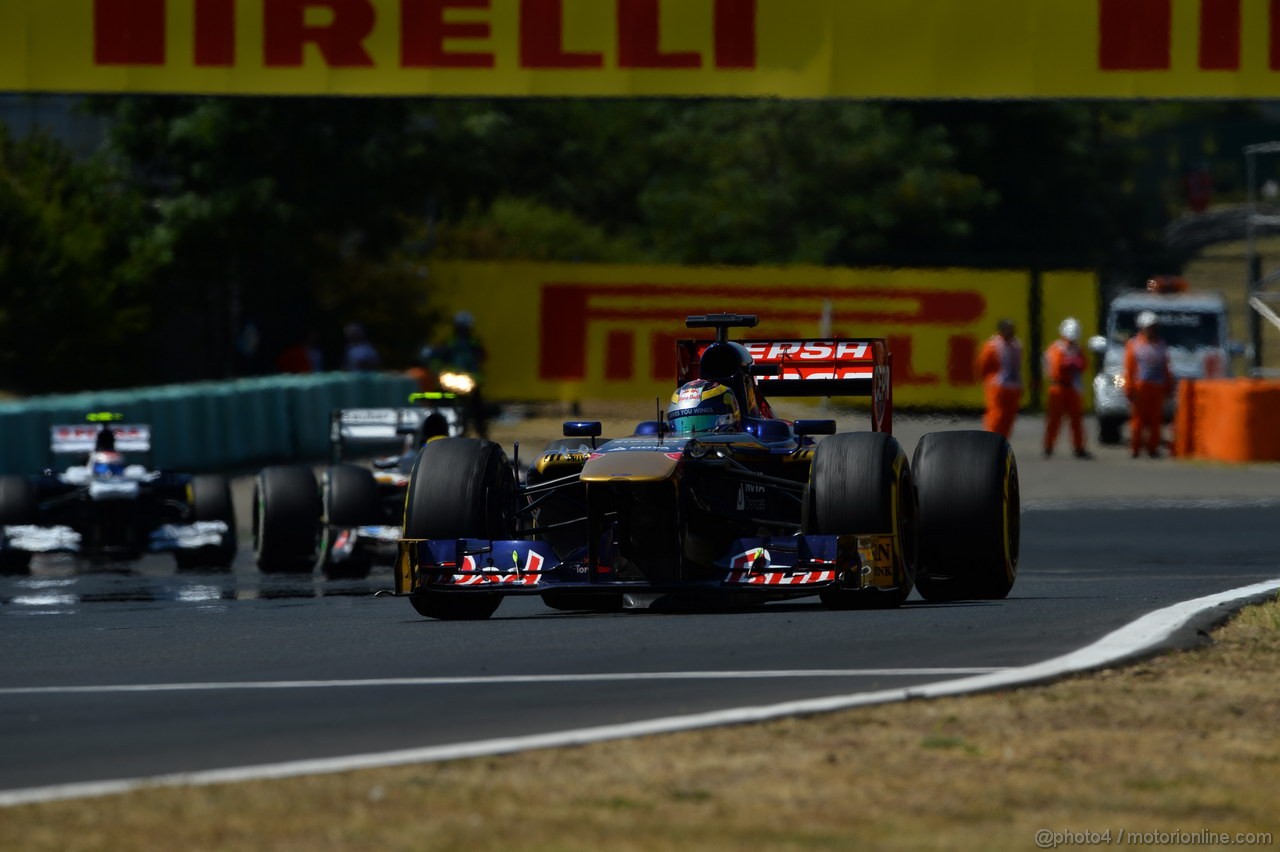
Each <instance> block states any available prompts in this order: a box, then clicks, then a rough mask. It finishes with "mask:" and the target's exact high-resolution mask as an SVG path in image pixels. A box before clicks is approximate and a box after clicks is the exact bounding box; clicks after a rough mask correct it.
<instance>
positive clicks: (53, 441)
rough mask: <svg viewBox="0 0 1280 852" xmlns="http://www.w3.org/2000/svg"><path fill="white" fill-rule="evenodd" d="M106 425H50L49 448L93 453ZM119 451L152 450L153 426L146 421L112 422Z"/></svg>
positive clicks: (147, 451)
mask: <svg viewBox="0 0 1280 852" xmlns="http://www.w3.org/2000/svg"><path fill="white" fill-rule="evenodd" d="M104 428H105V427H104V426H102V425H100V424H97V423H76V424H74V425H64V426H50V427H49V450H50V451H51V452H53V453H55V454H63V453H91V452H93V451H94V448H95V447H96V446H97V443H98V433H100V432H101V431H102V430H103V429H104ZM111 431H112V432H114V433H115V435H116V441H115V448H116V452H119V453H149V452H151V427H150V426H149V425H147V424H145V423H112V424H111Z"/></svg>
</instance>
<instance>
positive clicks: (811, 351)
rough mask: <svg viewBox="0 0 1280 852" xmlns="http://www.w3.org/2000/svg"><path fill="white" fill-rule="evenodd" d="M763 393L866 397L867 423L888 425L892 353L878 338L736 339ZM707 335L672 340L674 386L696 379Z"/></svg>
mask: <svg viewBox="0 0 1280 852" xmlns="http://www.w3.org/2000/svg"><path fill="white" fill-rule="evenodd" d="M735 342H736V343H737V344H738V345H740V346H742V347H744V348H745V349H746V350H747V354H749V355H750V356H751V360H752V362H753V364H752V366H751V368H750V370H751V374H752V375H753V376H754V377H755V379H756V381H757V382H758V387H759V388H760V390H761V391H762V392H763V393H764V394H765V396H766V397H775V398H776V397H830V396H844V397H870V399H871V401H872V415H871V426H872V429H874V430H875V431H877V432H891V431H892V428H893V375H892V373H893V357H892V355H891V354H890V352H889V346H888V344H887V343H886V341H885V340H883V339H882V338H866V339H863V340H848V339H844V340H841V339H811V340H739V341H735ZM711 345H712V341H709V340H681V341H678V342H677V343H676V363H677V365H678V370H677V372H678V375H677V386H679V385H682V384H684V383H685V382H687V381H691V380H692V379H696V378H699V373H700V370H699V365H700V363H701V358H702V353H703V352H704V351H706V349H707V347H709V346H711Z"/></svg>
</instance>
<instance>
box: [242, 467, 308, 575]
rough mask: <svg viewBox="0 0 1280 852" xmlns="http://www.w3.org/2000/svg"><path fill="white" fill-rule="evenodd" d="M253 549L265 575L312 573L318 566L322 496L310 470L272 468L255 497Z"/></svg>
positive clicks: (263, 476)
mask: <svg viewBox="0 0 1280 852" xmlns="http://www.w3.org/2000/svg"><path fill="white" fill-rule="evenodd" d="M253 504H254V512H253V550H254V555H255V556H256V557H257V559H258V570H259V571H261V572H262V573H264V574H309V573H311V570H312V569H313V568H314V567H315V560H316V532H317V527H318V526H319V523H320V509H321V506H320V494H319V491H318V490H317V489H316V478H315V475H314V474H313V473H312V472H311V468H309V467H307V466H305V465H289V466H281V467H269V468H266V469H265V470H263V471H262V473H260V474H258V481H257V484H256V486H255V488H254V494H253Z"/></svg>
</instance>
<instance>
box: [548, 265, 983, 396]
mask: <svg viewBox="0 0 1280 852" xmlns="http://www.w3.org/2000/svg"><path fill="white" fill-rule="evenodd" d="M777 292H778V288H777V287H771V286H756V285H733V284H723V285H713V286H701V285H699V286H694V285H678V284H677V285H657V284H633V285H622V286H612V285H607V284H565V283H550V284H544V285H543V287H542V306H541V317H540V331H541V334H540V340H539V352H538V377H539V378H540V379H541V380H543V381H585V380H586V379H587V375H588V363H589V356H588V344H587V339H588V332H589V330H590V328H591V326H592V325H593V324H597V323H608V322H613V323H618V324H621V325H624V326H625V327H626V328H627V329H632V328H634V327H635V325H636V324H637V323H640V322H652V323H655V324H659V323H660V324H661V325H662V326H664V328H662V329H655V330H654V331H652V332H651V333H650V334H649V339H648V346H647V347H646V348H647V349H648V351H649V354H650V364H651V372H650V377H651V378H653V379H654V380H656V381H663V382H665V381H670V380H672V379H673V377H674V376H675V375H676V363H675V341H676V340H680V339H684V338H687V337H689V336H690V333H689V332H685V333H683V334H681V333H679V332H673V331H671V329H675V328H680V327H682V326H683V325H684V319H685V317H686V316H687V315H688V314H690V313H697V312H698V311H699V310H701V308H697V307H693V306H690V307H685V306H682V305H679V304H676V305H673V306H667V305H668V303H669V302H670V301H671V300H669V299H667V298H666V294H668V293H675V294H679V295H693V294H696V295H697V296H698V297H699V298H700V299H702V300H703V301H704V304H706V305H715V306H717V307H719V306H724V305H735V306H738V307H737V309H738V310H742V311H745V312H747V313H751V312H753V311H754V310H757V309H755V308H753V307H752V306H753V305H761V307H760V308H759V309H758V311H759V313H760V314H761V316H762V317H763V318H767V319H768V320H769V325H770V334H769V337H770V338H772V339H773V340H778V341H788V340H801V339H803V338H805V337H806V334H805V333H804V331H803V328H804V324H806V323H812V322H814V321H815V320H814V318H815V316H816V313H815V312H814V311H810V310H803V309H795V308H780V309H777V310H773V309H770V308H768V307H765V306H766V305H768V304H769V303H770V302H771V301H772V300H773V299H775V298H776V297H777ZM786 295H787V299H788V300H793V299H795V300H811V301H815V302H818V303H821V302H822V301H824V300H828V299H834V301H835V308H836V313H837V315H838V316H839V317H840V321H841V323H850V324H868V323H876V324H881V325H885V324H889V325H894V326H906V327H911V326H938V325H941V326H948V325H950V326H956V325H959V326H965V325H970V324H972V323H974V322H976V321H978V320H980V319H982V318H983V317H984V316H985V315H986V311H987V301H986V299H985V298H984V297H983V295H982V294H981V293H980V292H963V291H962V292H951V291H936V290H909V289H905V288H902V289H899V288H892V289H890V288H877V289H867V290H858V291H854V292H846V293H843V294H841V293H833V292H832V291H831V290H830V289H829V288H826V287H816V286H814V287H807V286H793V287H787V288H786ZM593 296H594V297H600V298H601V299H602V300H603V299H607V300H608V301H606V302H604V304H593V301H592V297H593ZM884 303H889V304H890V305H894V306H896V305H901V308H897V307H891V308H886V307H885V306H884ZM615 304H617V305H619V306H618V307H614V305H615ZM650 305H653V306H655V307H648V306H650ZM864 306H865V307H864ZM798 324H799V325H798ZM628 333H631V332H628ZM858 334H859V332H858V331H857V327H856V325H854V327H853V333H849V332H846V331H844V330H839V331H837V332H836V333H835V334H834V336H835V337H837V338H854V337H857V336H858ZM912 339H913V338H912V337H911V336H909V335H904V336H902V337H899V338H894V341H895V342H894V345H893V347H891V348H892V350H893V352H894V365H895V368H896V369H895V372H894V380H895V382H898V383H900V384H901V385H903V386H908V385H913V384H914V385H936V384H939V383H940V380H939V378H938V376H937V375H935V374H930V373H917V372H916V370H915V367H914V365H913V363H912V351H911V348H912V347H911V341H912ZM606 340H607V341H608V342H607V344H606V353H605V369H606V372H608V370H609V369H610V368H609V366H608V365H609V361H610V358H611V357H612V358H614V359H615V360H614V363H615V364H618V363H620V359H621V352H622V344H621V343H620V342H617V341H615V340H614V339H613V338H612V337H610V336H608V335H607V336H606ZM970 345H974V344H973V343H972V342H970ZM613 347H617V348H616V349H614V348H613ZM856 348H857V347H856V346H855V345H854V344H850V346H849V352H846V353H844V354H845V355H851V354H853V353H854V352H855V350H856ZM610 351H612V352H613V353H614V354H613V356H610V355H609V352H610ZM627 352H630V353H633V352H634V341H630V342H628V344H627ZM810 354H812V353H810ZM804 357H805V352H804V351H803V350H801V351H799V352H797V353H796V358H797V359H800V360H801V361H803V359H804ZM617 369H618V370H619V371H620V370H621V368H620V367H618V368H617ZM949 373H950V370H949ZM627 375H628V376H629V377H633V376H634V365H631V366H630V367H629V368H628V371H627ZM609 378H610V379H612V377H609ZM962 383H963V384H975V383H976V379H972V380H970V381H966V382H962Z"/></svg>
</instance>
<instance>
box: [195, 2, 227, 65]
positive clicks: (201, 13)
mask: <svg viewBox="0 0 1280 852" xmlns="http://www.w3.org/2000/svg"><path fill="white" fill-rule="evenodd" d="M194 37H195V43H196V65H197V66H199V67H201V68H229V67H231V66H233V65H235V64H236V0H196V31H195V36H194Z"/></svg>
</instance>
